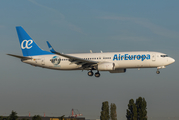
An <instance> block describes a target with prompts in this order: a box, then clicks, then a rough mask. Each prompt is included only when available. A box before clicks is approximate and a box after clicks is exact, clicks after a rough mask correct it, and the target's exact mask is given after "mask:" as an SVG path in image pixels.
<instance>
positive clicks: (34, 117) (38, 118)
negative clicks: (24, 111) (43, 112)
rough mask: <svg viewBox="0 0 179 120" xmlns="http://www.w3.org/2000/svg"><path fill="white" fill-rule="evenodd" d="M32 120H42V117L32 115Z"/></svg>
mask: <svg viewBox="0 0 179 120" xmlns="http://www.w3.org/2000/svg"><path fill="white" fill-rule="evenodd" d="M32 120H42V118H41V117H40V115H34V116H33V117H32Z"/></svg>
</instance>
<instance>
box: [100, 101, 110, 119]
mask: <svg viewBox="0 0 179 120" xmlns="http://www.w3.org/2000/svg"><path fill="white" fill-rule="evenodd" d="M101 110H102V111H101V116H100V120H109V105H108V101H105V102H103V103H102V108H101Z"/></svg>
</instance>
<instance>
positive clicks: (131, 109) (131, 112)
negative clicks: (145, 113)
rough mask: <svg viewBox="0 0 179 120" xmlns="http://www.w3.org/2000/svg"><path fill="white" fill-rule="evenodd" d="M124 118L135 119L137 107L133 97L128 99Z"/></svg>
mask: <svg viewBox="0 0 179 120" xmlns="http://www.w3.org/2000/svg"><path fill="white" fill-rule="evenodd" d="M126 118H127V120H137V107H136V105H135V103H134V100H133V99H130V100H129V104H128V109H127V114H126Z"/></svg>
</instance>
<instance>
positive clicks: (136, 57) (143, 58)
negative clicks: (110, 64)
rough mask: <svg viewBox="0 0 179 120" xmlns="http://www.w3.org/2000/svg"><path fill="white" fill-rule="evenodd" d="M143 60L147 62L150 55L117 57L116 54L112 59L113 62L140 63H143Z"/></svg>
mask: <svg viewBox="0 0 179 120" xmlns="http://www.w3.org/2000/svg"><path fill="white" fill-rule="evenodd" d="M145 59H146V60H149V59H150V54H147V55H129V54H124V55H121V54H119V55H117V54H115V55H114V57H113V61H114V60H141V61H144V60H145Z"/></svg>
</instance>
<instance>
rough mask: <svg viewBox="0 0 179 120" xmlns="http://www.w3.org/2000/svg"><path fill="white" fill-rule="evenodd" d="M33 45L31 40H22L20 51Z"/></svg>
mask: <svg viewBox="0 0 179 120" xmlns="http://www.w3.org/2000/svg"><path fill="white" fill-rule="evenodd" d="M32 43H33V40H23V41H22V43H21V48H22V49H30V48H32V45H31V44H32Z"/></svg>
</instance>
